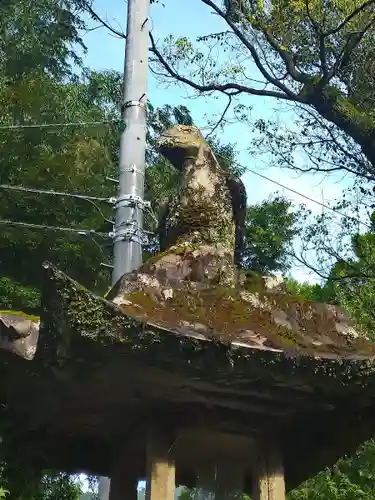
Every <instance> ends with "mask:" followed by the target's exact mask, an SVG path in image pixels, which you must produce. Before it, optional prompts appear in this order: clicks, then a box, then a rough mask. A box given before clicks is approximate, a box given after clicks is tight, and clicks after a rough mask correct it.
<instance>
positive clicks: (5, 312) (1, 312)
mask: <svg viewBox="0 0 375 500" xmlns="http://www.w3.org/2000/svg"><path fill="white" fill-rule="evenodd" d="M6 315H8V316H19V317H22V318H24V319H28V320H30V321H36V322H38V321H39V319H40V317H39V316H34V315H32V314H27V313H25V312H23V311H13V310H10V309H9V310H6V309H4V310H0V317H1V316H6Z"/></svg>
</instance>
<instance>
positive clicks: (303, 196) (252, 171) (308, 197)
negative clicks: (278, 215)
mask: <svg viewBox="0 0 375 500" xmlns="http://www.w3.org/2000/svg"><path fill="white" fill-rule="evenodd" d="M235 164H236V165H237V166H238V167H240V168H243V169H245V171H246V172H250V173H251V174H254V175H257V176H258V177H261V178H262V179H265V180H267V181H269V182H272V183H273V184H276V185H277V186H279V187H281V188H283V189H286V190H287V191H290V192H291V193H294V194H296V195H298V196H301V198H305V199H306V200H309V201H311V202H312V203H315V204H316V205H320V206H321V207H323V208H326V209H327V210H330V211H331V212H333V213H335V214H336V215H340V216H341V217H344V218H346V219H350V220H353V221H355V222H358V223H359V224H362V225H364V226H366V227H368V228H369V229H372V226H371V225H370V224H367V223H366V222H363V221H362V220H361V219H358V218H357V217H353V216H352V215H348V214H345V213H344V212H341V211H340V210H336V209H335V208H332V207H330V206H329V205H326V204H325V203H322V202H321V201H318V200H315V199H314V198H310V196H307V195H306V194H302V193H300V192H299V191H296V190H295V189H292V188H290V187H288V186H285V184H281V182H278V181H275V180H274V179H271V177H267V176H266V175H264V174H260V173H259V172H257V171H256V170H253V169H251V168H250V167H245V166H244V165H241V164H240V163H238V162H235Z"/></svg>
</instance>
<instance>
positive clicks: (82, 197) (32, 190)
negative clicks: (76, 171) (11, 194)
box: [0, 184, 112, 204]
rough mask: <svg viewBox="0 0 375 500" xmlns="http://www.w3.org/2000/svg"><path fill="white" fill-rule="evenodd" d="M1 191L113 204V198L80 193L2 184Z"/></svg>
mask: <svg viewBox="0 0 375 500" xmlns="http://www.w3.org/2000/svg"><path fill="white" fill-rule="evenodd" d="M0 189H4V190H8V191H21V192H25V193H34V194H47V195H53V196H65V197H67V198H76V199H78V200H85V201H89V200H91V201H103V202H106V203H111V204H112V198H105V197H98V196H87V195H85V194H78V193H66V192H63V191H54V190H51V189H37V188H31V187H25V186H12V185H11V184H0Z"/></svg>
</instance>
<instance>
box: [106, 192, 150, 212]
mask: <svg viewBox="0 0 375 500" xmlns="http://www.w3.org/2000/svg"><path fill="white" fill-rule="evenodd" d="M114 205H115V208H116V209H118V208H121V207H137V208H140V209H141V210H144V209H145V208H150V207H151V203H150V202H149V201H145V200H144V199H143V198H141V197H140V196H136V195H134V194H122V195H121V196H119V197H118V198H116V200H115V202H114Z"/></svg>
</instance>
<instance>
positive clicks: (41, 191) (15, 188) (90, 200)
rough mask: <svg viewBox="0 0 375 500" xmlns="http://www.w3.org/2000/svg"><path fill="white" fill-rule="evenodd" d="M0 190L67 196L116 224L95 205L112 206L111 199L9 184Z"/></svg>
mask: <svg viewBox="0 0 375 500" xmlns="http://www.w3.org/2000/svg"><path fill="white" fill-rule="evenodd" d="M0 189H5V190H8V191H21V192H25V193H36V194H47V195H53V196H65V197H68V198H75V199H78V200H83V201H87V202H88V203H90V205H92V206H93V207H94V208H95V209H96V210H97V211H98V212H99V214H100V215H101V216H102V217H103V220H105V221H106V222H108V223H109V224H114V222H113V221H112V220H111V219H108V218H107V217H106V216H105V215H104V212H103V210H102V209H101V208H100V207H99V206H98V205H97V204H96V203H95V201H105V202H106V203H109V204H112V199H111V198H99V197H97V196H87V195H84V194H74V193H65V192H61V191H52V190H47V189H35V188H28V187H24V186H11V185H9V184H0ZM94 200H95V201H94Z"/></svg>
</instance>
